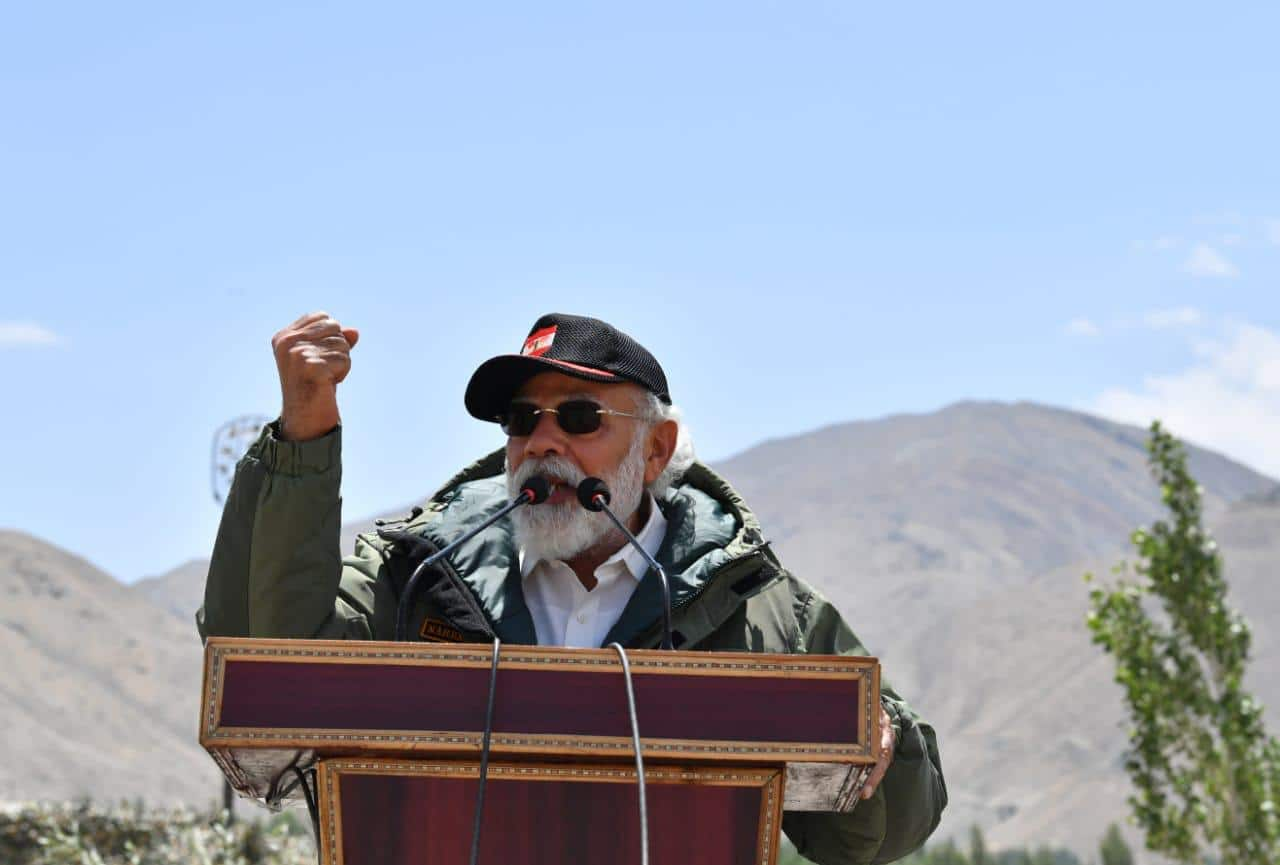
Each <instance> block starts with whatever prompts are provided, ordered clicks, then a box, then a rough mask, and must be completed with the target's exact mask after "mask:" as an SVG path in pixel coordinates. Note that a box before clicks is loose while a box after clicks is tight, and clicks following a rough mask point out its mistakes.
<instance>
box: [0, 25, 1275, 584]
mask: <svg viewBox="0 0 1280 865" xmlns="http://www.w3.org/2000/svg"><path fill="white" fill-rule="evenodd" d="M690 5H691V4H668V3H648V4H644V5H643V7H642V8H639V7H637V8H633V9H630V10H626V9H621V8H619V7H618V6H617V5H616V4H585V3H583V4H492V5H487V6H476V5H474V4H471V5H464V4H449V5H448V6H440V7H436V8H433V7H432V6H430V5H428V4H403V5H398V4H372V3H365V4H358V5H357V4H349V5H345V6H344V5H338V4H329V5H317V4H308V5H306V6H304V5H301V4H299V5H296V6H291V5H289V4H284V3H273V4H235V3H224V4H217V5H216V6H211V7H207V8H203V9H200V8H194V7H192V6H191V5H190V4H177V5H175V4H155V5H144V4H112V5H103V4H67V3H61V4H60V3H50V4H28V5H27V8H21V7H18V8H13V9H9V10H7V12H6V13H5V20H4V22H3V25H2V26H0V118H2V119H0V132H2V134H0V386H2V387H3V392H4V394H5V396H6V402H5V408H4V411H3V419H4V421H3V424H2V425H0V436H3V440H2V441H3V446H2V447H0V471H2V472H3V474H2V477H3V486H2V487H0V489H3V493H0V526H4V527H10V528H17V529H21V530H24V531H28V532H31V533H33V534H36V535H38V536H40V537H42V538H45V539H47V540H50V541H52V542H54V543H57V544H59V545H62V546H64V547H67V548H69V549H71V550H73V551H74V552H76V553H79V554H81V555H84V556H85V557H87V558H89V559H90V560H91V561H93V562H94V563H96V564H98V565H99V566H101V567H102V568H104V569H105V570H107V571H108V572H109V573H111V574H113V575H115V576H117V577H119V578H121V579H124V580H133V579H136V578H138V577H142V576H146V575H150V574H155V573H159V572H162V571H164V570H167V569H168V568H170V567H173V566H174V565H177V564H179V563H180V562H182V561H184V560H186V559H188V558H192V557H196V556H203V555H206V554H207V552H208V549H209V547H210V545H211V542H212V537H213V532H214V530H215V528H216V522H217V516H218V512H217V509H216V508H215V507H214V505H213V503H212V500H211V496H210V490H209V472H208V460H209V449H210V438H211V435H212V433H213V430H214V429H215V428H216V427H217V426H218V425H219V424H221V423H222V422H223V421H225V420H227V419H229V418H231V417H233V416H236V415H239V414H243V413H250V412H257V413H263V414H274V413H275V412H276V411H277V410H278V401H279V396H278V386H277V383H276V380H275V370H274V364H273V361H272V358H271V353H270V345H269V341H270V337H271V334H272V333H273V332H274V331H275V330H277V329H278V328H280V327H282V326H283V325H285V324H287V323H288V322H290V321H292V320H293V319H294V318H296V317H297V316H298V315H300V314H301V313H303V312H306V311H309V310H313V309H326V310H328V311H329V312H331V313H332V314H334V315H335V316H336V317H338V318H339V319H340V320H341V321H342V322H343V323H344V324H348V325H351V326H354V327H358V328H359V329H360V330H361V332H362V338H361V342H360V344H359V346H358V347H357V348H356V349H355V352H354V367H353V371H352V374H351V377H350V378H349V379H348V381H347V382H346V383H345V384H344V385H343V388H342V391H341V404H342V408H343V414H344V422H345V426H346V454H345V456H346V468H345V484H344V496H345V507H344V513H345V515H346V516H347V517H348V518H354V517H359V516H365V515H369V514H372V513H375V512H380V511H383V510H387V509H389V508H393V507H398V506H400V505H402V504H405V503H408V502H412V501H414V500H416V499H418V498H419V497H421V496H422V495H424V494H425V493H426V492H428V491H429V490H430V489H432V488H433V487H434V486H435V485H436V484H437V483H438V482H440V481H441V480H443V479H444V478H446V477H447V476H448V475H450V474H451V473H452V471H453V470H454V469H455V468H456V467H457V466H459V465H460V464H462V463H464V462H467V461H469V460H470V459H471V458H473V457H474V456H476V455H478V454H480V453H482V452H485V451H487V450H488V449H490V448H491V447H494V446H496V445H497V444H499V443H500V441H501V440H500V437H499V434H498V432H497V431H496V430H495V429H493V428H491V427H489V426H488V425H485V424H481V423H479V422H477V421H474V420H472V419H470V418H469V417H468V416H467V415H466V413H465V412H464V411H463V409H462V404H461V403H462V392H463V388H464V387H465V384H466V381H467V377H468V376H469V375H470V373H471V371H472V370H473V369H474V368H475V366H476V365H477V364H478V363H479V362H480V361H482V360H483V359H485V358H487V357H489V356H490V355H493V354H497V353H501V352H507V351H512V350H514V349H516V348H517V347H518V346H519V344H520V342H521V341H522V339H523V337H524V334H525V333H526V331H527V330H528V328H529V326H530V324H531V323H532V321H533V319H534V318H535V317H536V316H537V315H538V314H540V313H542V312H545V311H551V310H558V311H565V312H576V313H584V314H591V315H597V316H600V317H602V318H606V319H609V320H611V321H613V322H614V323H616V324H618V325H619V326H621V327H622V328H623V329H625V330H627V331H629V332H630V333H632V334H633V335H634V336H636V337H637V338H639V339H640V340H641V341H642V342H643V343H645V344H646V345H647V346H648V347H649V348H650V349H651V350H653V352H654V353H655V354H656V355H657V356H658V357H659V359H660V360H661V361H662V363H663V364H664V366H665V367H666V370H667V374H668V377H669V379H670V380H671V383H672V390H673V395H674V396H675V398H676V400H677V402H678V403H680V404H682V406H683V407H684V409H685V412H686V416H687V418H688V420H689V421H690V424H691V427H692V429H693V432H694V436H695V440H696V442H697V444H698V448H699V451H700V453H701V455H702V456H704V457H706V458H708V459H718V458H723V457H726V456H728V455H730V454H732V453H735V452H737V451H740V450H742V449H744V448H746V447H749V446H750V445H752V444H754V443H757V442H759V441H761V440H763V439H766V438H770V437H777V436H784V435H788V434H791V433H796V432H801V431H804V430H807V429H811V428H814V427H816V426H820V425H823V424H828V423H834V422H839V421H846V420H852V419H860V418H874V417H880V416H883V415H885V414H889V413H894V412H902V411H930V410H933V409H936V408H939V407H941V406H943V405H945V404H947V403H949V402H952V401H955V400H959V399H974V398H977V399H999V400H1014V399H1031V400H1036V401H1040V402H1045V403H1052V404H1057V405H1064V406H1070V407H1075V408H1081V409H1085V410H1090V411H1097V412H1101V413H1104V414H1107V415H1108V416H1112V417H1117V418H1120V419H1124V420H1133V421H1137V422H1145V420H1147V419H1149V417H1150V416H1152V415H1153V414H1159V415H1160V416H1162V417H1166V418H1167V419H1168V420H1169V421H1170V423H1171V424H1172V425H1173V427H1174V430H1175V432H1181V433H1182V434H1183V435H1185V436H1187V437H1189V438H1192V439H1193V440H1196V441H1199V442H1202V443H1204V444H1207V445H1210V446H1213V447H1217V448H1219V449H1222V450H1224V451H1226V452H1227V453H1229V454H1231V455H1233V456H1235V457H1237V458H1239V459H1242V460H1244V461H1246V462H1248V463H1250V464H1251V465H1254V466H1255V467H1257V468H1260V469H1263V470H1265V471H1268V472H1269V473H1270V474H1272V475H1273V476H1280V449H1277V448H1276V447H1275V446H1274V444H1275V442H1276V441H1278V440H1280V290H1278V288H1280V160H1277V158H1276V153H1277V152H1280V147H1278V146H1277V145H1278V144H1280V142H1278V141H1277V138H1278V135H1277V133H1278V132H1280V122H1278V121H1277V119H1276V112H1275V111H1274V110H1272V107H1273V106H1274V104H1275V101H1276V87H1277V82H1278V81H1280V74H1277V73H1280V61H1277V59H1276V53H1275V50H1274V35H1275V33H1276V32H1280V11H1277V10H1278V9H1280V7H1276V6H1275V5H1274V4H1267V3H1256V4H1229V3H1228V4H1215V5H1214V6H1213V7H1208V6H1204V5H1203V4H1170V3H1160V4H1155V3H1152V4H1136V3H1135V4H1097V3H1079V4H1073V5H1071V6H1070V7H1064V8H1062V9H1058V10H1051V9H1046V8H1042V7H1041V6H1036V5H1030V6H1029V5H1027V4H1000V5H981V6H977V7H973V6H970V5H964V6H960V5H957V4H931V5H919V4H917V5H912V6H910V7H907V6H903V5H902V4H896V5H895V4H881V5H879V6H872V5H870V4H851V3H809V4H777V3H769V4H764V3H743V2H736V3H732V4H729V3H723V4H716V3H707V4H697V7H696V8H689V7H690Z"/></svg>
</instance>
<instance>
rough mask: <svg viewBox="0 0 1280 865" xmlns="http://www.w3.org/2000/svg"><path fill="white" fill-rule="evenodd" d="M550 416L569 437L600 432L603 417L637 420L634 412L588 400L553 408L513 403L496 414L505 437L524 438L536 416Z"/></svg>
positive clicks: (536, 418) (534, 422)
mask: <svg viewBox="0 0 1280 865" xmlns="http://www.w3.org/2000/svg"><path fill="white" fill-rule="evenodd" d="M542 414H553V415H555V416H556V423H558V424H560V429H562V430H564V431H565V432H567V433H568V434H569V435H575V436H578V435H586V434H587V433H593V432H595V431H596V430H598V429H600V424H601V423H602V422H603V416H604V415H607V414H610V415H616V416H618V417H637V418H638V417H641V415H638V414H636V413H634V412H629V411H618V410H617V409H612V408H605V407H604V406H602V405H600V403H598V402H592V401H591V400H589V399H571V400H566V401H564V402H562V403H560V405H558V406H556V407H555V408H539V407H538V406H536V405H534V404H533V403H531V402H513V403H512V404H511V405H510V406H509V407H508V408H507V410H506V412H504V413H503V414H500V415H498V423H499V424H500V425H501V426H502V431H503V432H504V433H506V434H507V435H509V436H527V435H531V434H532V433H533V430H534V428H535V427H537V425H538V416H539V415H542Z"/></svg>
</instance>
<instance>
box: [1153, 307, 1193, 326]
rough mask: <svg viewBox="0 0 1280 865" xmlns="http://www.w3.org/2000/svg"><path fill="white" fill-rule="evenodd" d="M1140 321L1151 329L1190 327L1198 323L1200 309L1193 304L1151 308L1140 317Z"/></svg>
mask: <svg viewBox="0 0 1280 865" xmlns="http://www.w3.org/2000/svg"><path fill="white" fill-rule="evenodd" d="M1142 323H1143V324H1145V325H1146V326H1147V327H1149V328H1151V329H1152V330H1168V329H1169V328H1171V327H1191V326H1192V325H1197V324H1199V323H1200V310H1198V309H1196V308H1195V307H1194V306H1179V307H1175V308H1173V309H1153V310H1152V311H1151V312H1149V313H1147V314H1146V315H1145V316H1143V318H1142Z"/></svg>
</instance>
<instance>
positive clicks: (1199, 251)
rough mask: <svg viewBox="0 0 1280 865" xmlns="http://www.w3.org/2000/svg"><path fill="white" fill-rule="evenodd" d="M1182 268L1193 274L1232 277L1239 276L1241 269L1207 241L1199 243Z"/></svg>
mask: <svg viewBox="0 0 1280 865" xmlns="http://www.w3.org/2000/svg"><path fill="white" fill-rule="evenodd" d="M1182 269H1183V270H1185V271H1186V272H1187V273H1189V274H1191V275H1192V276H1209V277H1232V276H1239V275H1240V271H1239V269H1237V268H1236V266H1235V265H1234V264H1232V263H1231V262H1230V261H1227V259H1226V258H1224V257H1223V255H1222V253H1220V252H1218V251H1217V250H1216V249H1214V248H1213V247H1212V246H1210V245H1209V244H1207V243H1197V244H1196V245H1195V247H1193V248H1192V250H1191V255H1190V256H1188V257H1187V260H1186V262H1185V263H1184V264H1183V265H1182Z"/></svg>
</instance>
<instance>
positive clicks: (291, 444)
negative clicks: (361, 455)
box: [247, 418, 342, 477]
mask: <svg viewBox="0 0 1280 865" xmlns="http://www.w3.org/2000/svg"><path fill="white" fill-rule="evenodd" d="M247 456H250V457H253V458H255V459H257V460H258V461H259V462H261V463H262V464H263V466H264V467H266V469H267V471H269V472H271V473H272V474H282V475H287V476H289V477H302V476H304V475H312V474H324V473H325V472H329V471H332V470H333V469H335V468H338V467H339V466H340V465H341V460H342V424H338V425H337V426H335V427H334V428H333V429H331V430H329V432H327V433H325V434H324V435H322V436H320V438H316V439H308V440H307V441H285V440H284V439H282V438H281V437H280V419H279V418H276V419H275V420H273V421H272V422H271V423H269V424H267V425H266V426H264V427H263V428H262V434H261V435H259V436H258V440H257V441H256V442H254V443H253V445H252V446H251V447H250V448H249V452H248V454H247Z"/></svg>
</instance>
